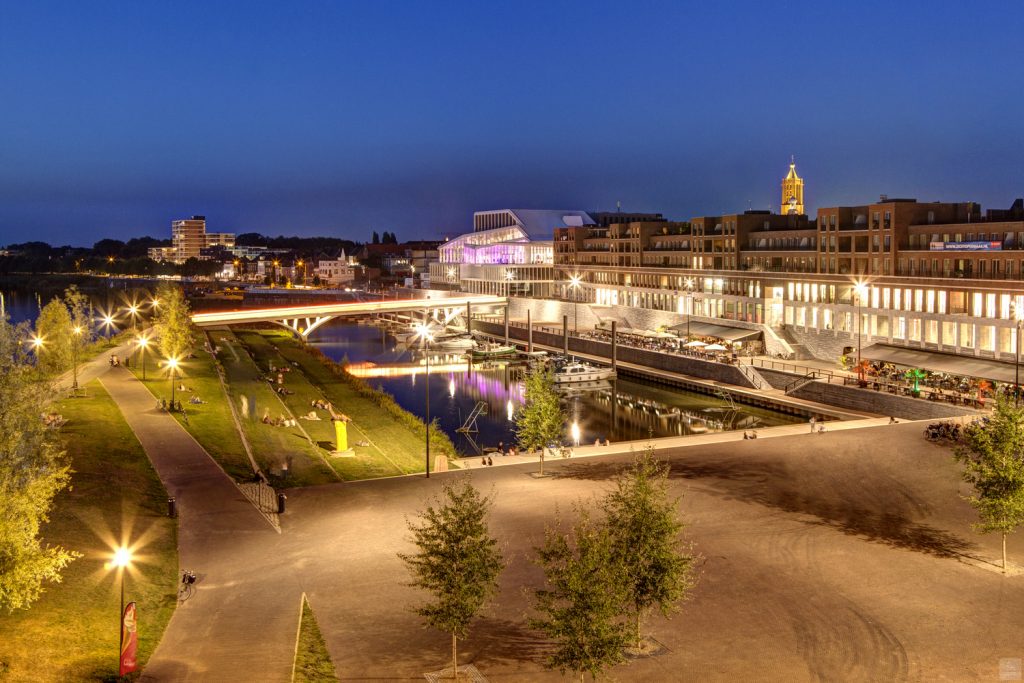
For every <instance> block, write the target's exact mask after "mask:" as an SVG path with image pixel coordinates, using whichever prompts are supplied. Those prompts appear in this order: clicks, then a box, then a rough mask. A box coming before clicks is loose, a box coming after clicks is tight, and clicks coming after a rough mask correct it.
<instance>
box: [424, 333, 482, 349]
mask: <svg viewBox="0 0 1024 683" xmlns="http://www.w3.org/2000/svg"><path fill="white" fill-rule="evenodd" d="M432 345H433V346H434V348H437V349H442V350H445V351H466V350H468V349H472V348H473V347H474V346H476V342H475V341H473V339H472V337H464V336H459V335H451V336H449V337H437V338H436V339H434V342H433V344H432Z"/></svg>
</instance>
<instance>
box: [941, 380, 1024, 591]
mask: <svg viewBox="0 0 1024 683" xmlns="http://www.w3.org/2000/svg"><path fill="white" fill-rule="evenodd" d="M954 457H955V458H956V459H957V460H958V461H960V462H961V463H963V464H964V472H963V478H964V481H966V482H967V483H969V484H971V486H973V487H974V495H972V496H967V497H966V499H967V500H968V501H969V502H970V503H971V505H973V506H974V509H975V510H977V511H978V517H979V518H980V519H981V521H980V522H979V523H977V524H975V525H974V527H975V529H977V530H978V531H980V532H981V533H983V534H985V533H991V532H998V533H1000V534H1002V540H1003V573H1004V574H1005V573H1006V537H1007V535H1009V534H1012V533H1013V532H1014V531H1016V530H1017V527H1019V526H1020V525H1021V524H1024V408H1021V407H1018V406H1015V405H1014V404H1013V400H1012V399H1010V398H1007V397H1005V396H999V397H997V398H996V405H995V410H994V411H993V412H992V416H991V417H990V418H989V419H988V420H987V421H985V422H976V423H974V424H972V425H970V426H969V427H968V428H967V429H966V430H965V432H964V440H963V445H962V446H960V447H959V448H957V449H956V453H955V455H954Z"/></svg>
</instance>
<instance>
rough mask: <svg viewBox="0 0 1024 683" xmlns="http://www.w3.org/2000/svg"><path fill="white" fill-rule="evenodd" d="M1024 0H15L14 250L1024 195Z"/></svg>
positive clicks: (2, 92) (1, 129)
mask: <svg viewBox="0 0 1024 683" xmlns="http://www.w3.org/2000/svg"><path fill="white" fill-rule="evenodd" d="M1022 20H1024V3H1020V2H1015V3H1010V2H1006V3H998V2H993V3H971V4H968V3H954V2H900V3H871V2H858V3H822V2H818V3H802V2H774V3H753V2H751V3H742V2H721V3H707V2H702V3H692V4H691V3H685V2H621V3H605V2H596V1H594V2H579V3H571V2H550V1H549V2H536V3H532V2H504V3H481V2H408V3H406V2H388V1H381V2H365V3H345V2H333V1H332V2H302V1H296V2H256V1H249V2H183V1H176V2H173V3H172V2H159V3H158V2H102V1H97V2H89V3H83V2H66V3H52V2H31V3H29V2H22V3H17V4H16V3H13V2H5V3H2V4H0V98H2V99H0V101H2V106H0V243H8V242H17V241H23V240H26V239H43V240H46V241H49V242H51V243H54V244H65V243H70V244H83V245H90V244H92V242H94V241H95V240H97V239H99V238H101V237H104V236H110V237H118V238H122V239H124V238H128V237H132V236H139V235H143V234H149V235H155V236H160V237H165V236H167V235H168V234H169V225H170V221H171V220H172V219H174V218H179V217H185V216H188V215H191V214H205V215H206V216H207V218H208V223H209V228H210V229H211V230H218V231H221V230H223V231H236V232H248V231H257V232H264V233H267V234H273V235H276V234H305V235H313V234H326V235H336V236H342V237H350V238H353V239H365V238H367V237H368V236H369V234H370V231H371V230H378V231H382V230H389V231H395V232H397V233H398V236H399V237H400V238H414V237H430V236H434V235H437V234H439V233H441V232H448V233H455V232H460V231H465V230H466V229H468V227H469V226H470V214H471V212H472V211H474V210H480V209H492V208H506V207H514V208H567V209H576V208H579V209H590V210H607V209H613V208H614V206H615V202H616V201H621V202H622V205H623V208H624V209H626V210H634V211H661V212H663V213H665V214H666V215H667V216H669V217H672V218H677V219H685V218H689V217H691V216H695V215H701V214H713V213H718V212H723V211H741V210H744V209H746V208H748V207H753V208H768V207H769V205H770V206H771V207H772V208H774V209H777V208H778V202H779V183H780V181H781V179H782V177H783V175H784V174H785V172H786V170H787V167H786V165H787V163H788V160H789V157H790V155H791V154H795V155H796V159H797V164H798V169H799V171H800V172H801V174H802V175H803V176H804V177H805V179H806V181H807V202H808V205H809V207H810V208H812V209H813V208H814V207H818V206H828V205H835V204H855V203H864V202H867V201H871V200H873V199H875V198H877V196H878V195H879V194H881V193H886V194H889V195H890V196H912V197H917V198H919V199H921V200H944V201H966V200H974V201H980V202H982V204H984V205H985V206H986V207H992V206H995V207H1004V206H1008V205H1009V204H1010V202H1011V201H1012V200H1013V198H1014V197H1016V196H1018V195H1021V194H1024V182H1022V181H1024V178H1022V175H1024V173H1022V170H1024V87H1022V85H1021V83H1022V82H1024V74H1022V70H1024V41H1021V40H1020V38H1019V27H1020V26H1021V24H1022Z"/></svg>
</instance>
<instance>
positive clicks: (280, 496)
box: [277, 493, 288, 515]
mask: <svg viewBox="0 0 1024 683" xmlns="http://www.w3.org/2000/svg"><path fill="white" fill-rule="evenodd" d="M286 500H288V496H286V495H284V494H283V493H279V494H277V514H279V515H283V514H284V502H285V501H286Z"/></svg>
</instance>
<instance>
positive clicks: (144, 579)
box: [0, 382, 178, 681]
mask: <svg viewBox="0 0 1024 683" xmlns="http://www.w3.org/2000/svg"><path fill="white" fill-rule="evenodd" d="M87 389H88V398H74V399H65V400H64V401H62V402H61V403H60V404H59V406H58V408H57V410H58V411H59V412H60V413H61V414H62V415H63V416H64V417H65V418H66V419H67V424H65V426H64V427H63V428H62V430H61V432H62V433H61V437H62V439H63V441H64V443H65V448H66V449H67V452H68V455H69V457H70V459H71V463H72V467H73V469H74V473H73V475H72V480H71V489H70V490H66V491H63V492H61V493H60V494H59V495H58V496H57V498H56V500H55V505H54V510H53V513H52V515H51V519H50V522H49V524H47V525H46V527H45V528H44V530H43V535H44V539H45V540H46V541H48V542H52V543H55V544H59V545H62V546H64V547H65V548H68V549H71V550H76V551H78V552H80V553H82V555H83V556H82V557H81V558H79V559H77V560H75V561H74V562H72V563H71V565H70V566H69V567H68V568H67V569H66V570H65V571H64V581H63V582H62V583H60V584H53V585H50V586H49V587H48V589H47V591H46V593H45V594H44V595H43V597H42V598H41V599H40V600H39V601H38V602H37V603H35V604H34V605H33V606H32V607H31V608H30V609H29V610H27V611H18V612H15V613H13V614H4V615H3V616H2V617H0V680H4V681H84V680H99V679H105V678H112V677H114V676H115V675H116V673H117V643H118V628H117V624H118V609H119V600H120V597H119V593H118V582H117V581H116V578H115V576H116V575H115V574H114V573H113V572H110V571H107V570H106V569H105V568H104V564H105V563H106V562H107V561H108V560H109V558H110V553H111V548H112V547H114V546H116V545H117V544H119V543H120V541H121V540H122V539H125V540H127V541H128V543H129V544H130V545H132V544H135V545H136V546H137V547H136V550H135V552H136V560H137V561H136V562H135V565H134V569H133V570H132V572H130V573H129V574H128V576H127V578H126V583H125V597H126V600H127V601H132V600H134V601H136V602H137V603H138V615H139V662H140V665H144V664H145V662H146V661H147V660H148V658H149V656H150V655H151V654H152V652H153V649H154V648H155V647H156V644H157V642H159V640H160V636H161V634H162V633H163V629H164V628H165V627H166V625H167V621H168V620H169V619H170V617H171V613H172V612H173V611H174V606H175V604H176V593H175V590H176V588H177V578H178V558H177V526H176V524H175V522H174V520H171V519H168V518H167V517H166V516H165V513H166V510H167V493H166V492H165V491H164V488H163V486H162V485H161V484H160V481H159V479H158V478H157V476H156V472H155V471H154V470H153V468H152V466H151V465H150V463H149V460H148V459H147V458H146V456H145V453H144V452H143V450H142V447H141V446H140V445H139V442H138V441H137V440H136V439H135V436H134V434H132V431H131V430H130V429H129V427H128V425H127V423H126V422H125V421H124V419H123V418H122V417H121V413H120V412H119V411H118V409H117V407H116V405H115V404H114V402H113V401H112V400H111V398H110V397H109V395H108V394H107V393H106V391H105V390H104V389H103V387H102V386H100V384H99V383H98V382H91V383H90V384H89V385H88V387H87Z"/></svg>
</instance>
